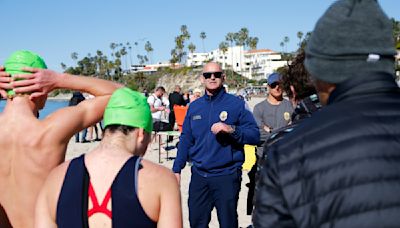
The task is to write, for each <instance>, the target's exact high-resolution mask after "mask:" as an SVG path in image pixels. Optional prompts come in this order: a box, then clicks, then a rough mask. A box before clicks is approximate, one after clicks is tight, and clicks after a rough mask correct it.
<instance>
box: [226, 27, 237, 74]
mask: <svg viewBox="0 0 400 228" xmlns="http://www.w3.org/2000/svg"><path fill="white" fill-rule="evenodd" d="M225 40H226V41H228V42H229V43H230V45H231V61H232V65H231V67H232V71H233V41H235V33H233V32H228V33H227V34H226V36H225Z"/></svg>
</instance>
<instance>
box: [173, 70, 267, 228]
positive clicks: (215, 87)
mask: <svg viewBox="0 0 400 228" xmlns="http://www.w3.org/2000/svg"><path fill="white" fill-rule="evenodd" d="M201 81H202V83H203V84H204V86H205V94H204V95H203V96H202V97H200V98H198V99H197V100H195V101H194V102H193V103H191V104H190V105H189V109H188V111H187V114H186V116H185V121H184V122H183V130H182V134H181V136H180V141H179V146H178V153H177V156H176V159H175V162H174V165H173V168H172V170H173V172H174V173H175V174H176V177H177V179H178V182H180V173H181V170H182V169H183V168H184V167H185V165H186V162H187V161H189V160H190V161H191V162H192V164H193V165H192V167H191V171H192V176H191V180H190V185H189V199H188V205H189V222H190V226H191V227H196V228H197V227H208V224H209V222H210V220H211V211H212V210H213V208H214V207H216V209H217V214H218V221H219V225H220V227H222V228H232V227H238V214H237V204H238V199H239V192H240V184H241V181H242V165H243V162H244V149H243V147H244V144H252V145H255V144H257V143H258V141H259V137H260V135H259V131H258V127H257V123H256V122H255V120H254V117H253V115H252V114H251V112H250V111H249V110H247V109H246V108H245V104H244V101H243V100H241V99H240V98H238V97H236V96H234V95H231V94H228V93H226V91H225V88H224V87H223V86H222V85H223V83H224V81H225V74H224V73H223V71H222V69H221V66H220V65H219V64H217V63H215V62H210V63H207V64H206V65H205V66H204V67H203V74H202V76H201Z"/></svg>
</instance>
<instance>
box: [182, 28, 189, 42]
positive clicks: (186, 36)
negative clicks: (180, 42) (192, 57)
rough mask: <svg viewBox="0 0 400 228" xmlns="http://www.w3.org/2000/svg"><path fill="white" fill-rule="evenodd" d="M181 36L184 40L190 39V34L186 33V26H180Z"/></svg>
mask: <svg viewBox="0 0 400 228" xmlns="http://www.w3.org/2000/svg"><path fill="white" fill-rule="evenodd" d="M181 34H182V36H183V37H184V38H185V39H186V40H188V39H190V34H189V32H188V29H187V25H181Z"/></svg>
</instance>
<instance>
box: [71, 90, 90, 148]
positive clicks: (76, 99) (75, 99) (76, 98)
mask: <svg viewBox="0 0 400 228" xmlns="http://www.w3.org/2000/svg"><path fill="white" fill-rule="evenodd" d="M85 99H86V98H85V97H84V96H83V94H82V93H81V92H79V91H75V92H73V93H72V97H71V99H70V100H69V103H68V105H69V106H76V105H78V104H79V103H81V102H82V101H84V100H85ZM84 131H87V128H85V130H84ZM79 133H80V132H77V133H76V134H75V142H76V143H78V142H79ZM83 135H85V133H83Z"/></svg>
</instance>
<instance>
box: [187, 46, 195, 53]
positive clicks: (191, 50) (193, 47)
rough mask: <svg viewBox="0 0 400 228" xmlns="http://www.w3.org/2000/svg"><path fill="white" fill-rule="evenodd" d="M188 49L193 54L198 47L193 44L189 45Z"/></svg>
mask: <svg viewBox="0 0 400 228" xmlns="http://www.w3.org/2000/svg"><path fill="white" fill-rule="evenodd" d="M188 49H189V52H190V53H192V54H193V52H194V51H195V50H196V45H194V44H193V43H190V44H189V45H188Z"/></svg>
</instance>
